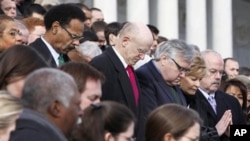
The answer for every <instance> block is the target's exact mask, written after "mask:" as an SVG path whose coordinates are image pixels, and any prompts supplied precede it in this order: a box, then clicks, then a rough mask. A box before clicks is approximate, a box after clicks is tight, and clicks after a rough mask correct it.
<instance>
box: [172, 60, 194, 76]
mask: <svg viewBox="0 0 250 141" xmlns="http://www.w3.org/2000/svg"><path fill="white" fill-rule="evenodd" d="M170 59H171V60H172V61H173V62H174V63H175V65H176V66H177V69H178V70H179V71H180V72H185V73H187V72H190V69H188V68H184V67H182V66H181V65H179V64H178V63H177V62H176V61H175V60H174V59H173V58H170Z"/></svg>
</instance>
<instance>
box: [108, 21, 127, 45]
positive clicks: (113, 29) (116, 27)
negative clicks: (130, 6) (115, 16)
mask: <svg viewBox="0 0 250 141" xmlns="http://www.w3.org/2000/svg"><path fill="white" fill-rule="evenodd" d="M122 26H123V24H121V23H119V22H112V23H109V24H107V25H106V27H105V30H104V35H105V39H106V42H107V45H110V41H109V39H110V37H109V36H110V34H112V35H115V36H117V35H118V33H119V31H120V30H121V28H122Z"/></svg>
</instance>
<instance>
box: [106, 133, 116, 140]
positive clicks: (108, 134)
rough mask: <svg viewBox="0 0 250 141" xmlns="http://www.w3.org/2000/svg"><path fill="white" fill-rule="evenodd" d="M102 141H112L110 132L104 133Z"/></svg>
mask: <svg viewBox="0 0 250 141" xmlns="http://www.w3.org/2000/svg"><path fill="white" fill-rule="evenodd" d="M104 141H114V137H113V136H112V134H111V133H110V132H107V133H105V135H104Z"/></svg>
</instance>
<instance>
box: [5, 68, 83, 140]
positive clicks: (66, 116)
mask: <svg viewBox="0 0 250 141" xmlns="http://www.w3.org/2000/svg"><path fill="white" fill-rule="evenodd" d="M79 96H80V95H79V93H78V90H77V85H76V83H75V81H74V79H73V78H72V77H71V76H70V75H69V74H67V73H65V72H63V71H60V70H57V69H53V68H43V69H39V70H36V71H34V72H33V73H31V74H30V75H29V76H28V77H27V79H26V81H25V84H24V88H23V97H22V100H23V103H24V107H25V109H24V112H23V113H22V115H21V116H20V118H19V119H18V120H17V127H16V130H15V131H14V132H13V134H12V135H11V139H10V140H11V141H33V140H35V141H67V139H66V137H68V136H69V135H70V133H71V131H72V129H73V127H74V126H75V124H76V121H77V118H78V115H79V111H80V107H79V104H80V98H79Z"/></svg>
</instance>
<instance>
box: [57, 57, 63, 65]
mask: <svg viewBox="0 0 250 141" xmlns="http://www.w3.org/2000/svg"><path fill="white" fill-rule="evenodd" d="M63 63H64V58H63V54H60V55H59V57H58V64H59V66H60V65H62V64H63Z"/></svg>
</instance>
